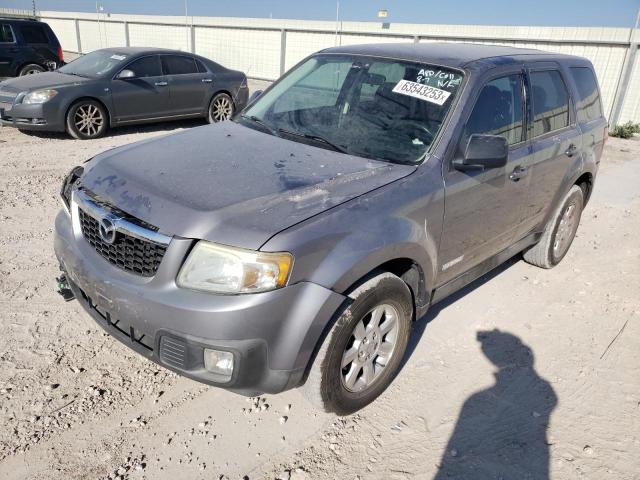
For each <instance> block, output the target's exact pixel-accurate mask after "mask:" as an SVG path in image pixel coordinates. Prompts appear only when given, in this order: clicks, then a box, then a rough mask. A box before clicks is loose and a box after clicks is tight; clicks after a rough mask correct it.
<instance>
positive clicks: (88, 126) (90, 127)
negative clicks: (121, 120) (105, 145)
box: [67, 100, 108, 140]
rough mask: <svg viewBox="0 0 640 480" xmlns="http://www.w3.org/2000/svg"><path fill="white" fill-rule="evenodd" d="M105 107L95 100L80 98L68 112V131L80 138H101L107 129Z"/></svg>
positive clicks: (74, 136)
mask: <svg viewBox="0 0 640 480" xmlns="http://www.w3.org/2000/svg"><path fill="white" fill-rule="evenodd" d="M107 122H108V116H107V111H106V110H105V108H104V107H103V106H102V105H101V104H100V103H98V102H96V101H95V100H80V101H79V102H76V103H74V104H73V105H72V106H71V108H70V109H69V112H68V113H67V132H68V133H69V135H71V136H72V137H73V138H77V139H78V140H91V139H94V138H99V137H101V136H102V135H104V133H105V132H106V131H107Z"/></svg>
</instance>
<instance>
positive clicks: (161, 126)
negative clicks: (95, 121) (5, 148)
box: [21, 118, 208, 142]
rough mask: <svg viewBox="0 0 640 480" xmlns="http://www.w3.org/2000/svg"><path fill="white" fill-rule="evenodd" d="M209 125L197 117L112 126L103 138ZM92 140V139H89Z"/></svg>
mask: <svg viewBox="0 0 640 480" xmlns="http://www.w3.org/2000/svg"><path fill="white" fill-rule="evenodd" d="M203 125H208V123H207V122H206V121H205V120H204V119H202V118H195V119H189V120H176V121H172V122H158V123H146V124H140V125H131V126H126V127H116V128H111V129H109V130H108V131H107V133H106V134H105V135H104V137H102V138H109V137H121V136H123V135H132V134H136V133H151V132H167V133H170V132H172V131H174V130H179V129H185V128H193V127H201V126H203ZM21 133H23V134H25V135H29V136H32V137H37V138H46V139H57V140H75V139H74V138H73V137H71V136H70V135H69V134H67V133H64V132H39V131H30V130H21ZM87 141H89V142H90V141H91V140H87Z"/></svg>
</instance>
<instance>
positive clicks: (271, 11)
mask: <svg viewBox="0 0 640 480" xmlns="http://www.w3.org/2000/svg"><path fill="white" fill-rule="evenodd" d="M186 1H187V5H188V13H189V15H197V16H228V17H262V18H269V17H273V18H295V19H304V20H335V18H336V0H315V1H311V0H230V1H226V2H223V1H220V0H186ZM339 1H340V18H341V19H342V20H345V21H346V20H358V21H379V20H378V18H377V12H378V10H381V9H386V10H387V11H388V12H389V16H388V18H387V19H386V21H388V22H391V23H393V22H398V23H444V24H472V25H543V26H608V27H631V26H633V25H634V23H635V21H636V15H637V12H638V9H639V8H640V0H534V1H531V0H529V1H523V0H482V1H481V2H479V1H474V0H437V1H434V0H339ZM99 3H100V4H101V5H103V6H104V9H105V10H106V11H107V12H110V13H131V14H146V15H184V10H185V0H99ZM0 7H7V8H21V9H31V8H32V0H0ZM36 8H37V9H39V10H64V11H79V12H95V9H96V2H95V1H92V0H36Z"/></svg>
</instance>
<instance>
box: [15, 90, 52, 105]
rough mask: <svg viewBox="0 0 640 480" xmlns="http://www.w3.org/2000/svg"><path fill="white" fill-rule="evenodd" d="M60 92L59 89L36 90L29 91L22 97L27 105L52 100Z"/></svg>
mask: <svg viewBox="0 0 640 480" xmlns="http://www.w3.org/2000/svg"><path fill="white" fill-rule="evenodd" d="M57 94H58V91H57V90H36V91H35V92H30V93H27V94H26V95H25V96H24V97H23V98H22V103H23V104H26V105H33V104H36V103H45V102H48V101H49V100H51V99H52V98H53V97H55V96H56V95H57Z"/></svg>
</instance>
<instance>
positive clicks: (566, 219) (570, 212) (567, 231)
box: [553, 203, 578, 257]
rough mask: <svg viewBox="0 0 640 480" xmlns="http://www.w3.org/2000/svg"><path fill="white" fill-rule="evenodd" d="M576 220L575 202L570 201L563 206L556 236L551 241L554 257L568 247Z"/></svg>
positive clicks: (560, 254) (558, 255)
mask: <svg viewBox="0 0 640 480" xmlns="http://www.w3.org/2000/svg"><path fill="white" fill-rule="evenodd" d="M577 222H578V209H577V208H576V205H575V203H571V204H569V205H568V206H567V208H565V210H564V213H563V214H562V218H560V223H559V224H558V229H557V231H556V236H555V238H554V241H553V254H554V255H555V256H556V257H560V256H562V255H563V254H564V252H565V251H566V250H567V249H568V248H569V245H570V244H571V240H572V239H573V232H574V230H575V227H576V224H577Z"/></svg>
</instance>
